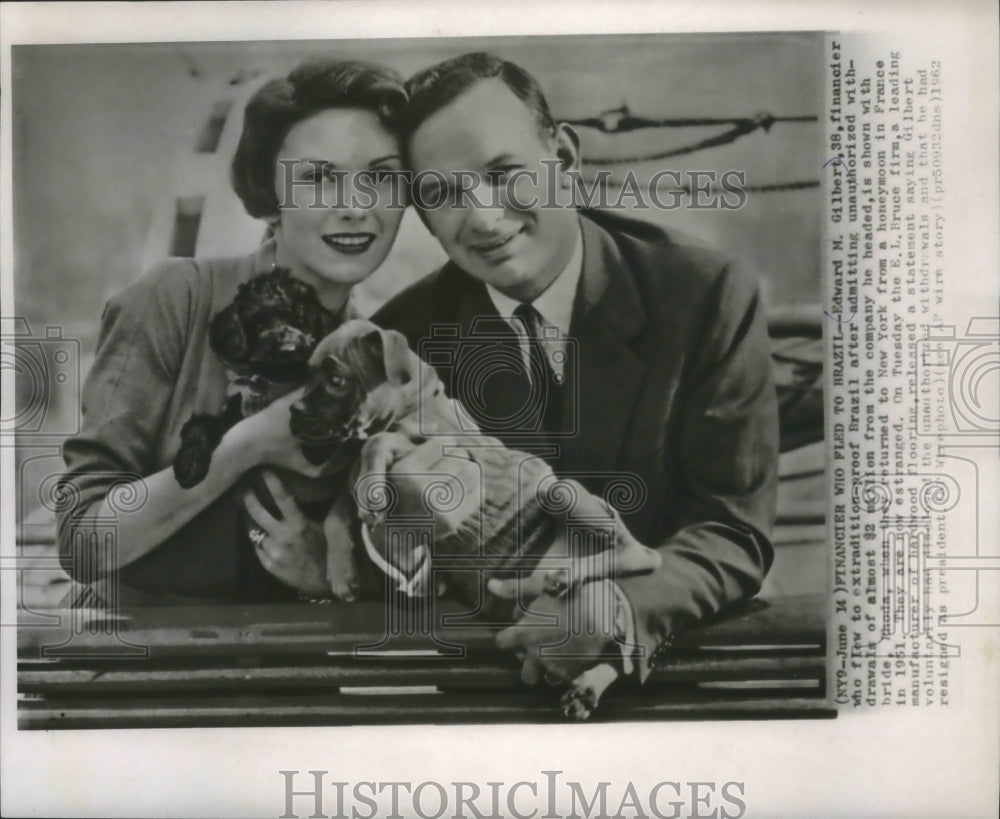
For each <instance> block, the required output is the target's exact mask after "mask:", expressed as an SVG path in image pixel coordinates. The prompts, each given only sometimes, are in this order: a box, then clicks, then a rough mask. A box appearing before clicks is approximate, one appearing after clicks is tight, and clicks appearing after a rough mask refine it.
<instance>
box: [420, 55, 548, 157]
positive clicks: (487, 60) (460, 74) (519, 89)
mask: <svg viewBox="0 0 1000 819" xmlns="http://www.w3.org/2000/svg"><path fill="white" fill-rule="evenodd" d="M494 78H496V79H499V80H501V81H502V82H503V83H504V85H506V86H507V87H508V88H509V89H510V90H511V92H512V93H513V94H514V96H516V97H517V98H518V99H519V100H521V102H523V103H524V105H525V107H526V108H527V109H528V110H529V111H530V112H531V113H532V115H533V116H534V117H535V122H536V124H537V125H538V133H539V135H540V136H541V137H542V138H543V139H548V138H550V137H551V136H552V135H553V134H555V130H556V123H555V120H554V119H553V118H552V113H551V112H550V111H549V104H548V102H546V100H545V94H543V93H542V88H541V86H540V85H539V84H538V81H537V80H536V79H535V78H534V77H532V76H531V74H529V73H528V72H527V71H525V70H524V69H523V68H521V67H520V66H519V65H515V64H514V63H512V62H510V61H509V60H502V59H500V58H499V57H495V56H493V55H492V54H487V53H485V52H482V51H478V52H474V53H470V54H463V55H462V56H460V57H452V58H451V59H449V60H445V61H444V62H440V63H438V64H437V65H432V66H431V67H430V68H425V69H424V70H423V71H420V72H418V73H417V74H414V75H413V77H411V78H410V79H409V80H407V82H406V92H407V94H408V95H409V98H410V99H409V102H408V103H407V105H406V108H405V109H404V111H403V114H402V116H401V118H400V135H401V136H402V138H403V141H404V144H405V142H406V141H407V140H409V138H410V137H411V136H413V133H414V132H415V131H416V130H417V128H419V127H420V126H421V125H422V124H423V123H424V122H425V121H426V120H427V119H429V118H430V117H432V116H433V115H434V114H436V113H437V112H438V111H440V110H441V109H442V108H444V107H445V106H446V105H448V104H449V103H451V102H454V101H455V100H456V99H457V98H458V97H459V96H461V95H462V94H464V93H465V92H466V91H468V90H469V88H471V87H472V86H473V85H475V84H476V83H477V82H479V81H480V80H489V79H494Z"/></svg>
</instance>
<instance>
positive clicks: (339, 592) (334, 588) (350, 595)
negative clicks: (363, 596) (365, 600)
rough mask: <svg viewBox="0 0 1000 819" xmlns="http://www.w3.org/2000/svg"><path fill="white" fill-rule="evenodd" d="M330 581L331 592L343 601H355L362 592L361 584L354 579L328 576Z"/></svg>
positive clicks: (338, 599)
mask: <svg viewBox="0 0 1000 819" xmlns="http://www.w3.org/2000/svg"><path fill="white" fill-rule="evenodd" d="M327 579H328V580H329V581H330V594H332V595H333V597H334V598H335V599H336V600H337V601H339V602H341V603H353V602H354V601H355V600H357V599H358V595H359V594H360V592H361V588H360V585H359V584H358V583H356V582H354V581H353V580H350V579H345V578H342V577H338V578H329V577H328V578H327Z"/></svg>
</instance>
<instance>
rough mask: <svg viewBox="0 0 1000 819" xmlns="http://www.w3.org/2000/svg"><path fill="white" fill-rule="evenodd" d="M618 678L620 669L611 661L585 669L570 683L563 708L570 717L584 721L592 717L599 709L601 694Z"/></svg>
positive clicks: (563, 697)
mask: <svg viewBox="0 0 1000 819" xmlns="http://www.w3.org/2000/svg"><path fill="white" fill-rule="evenodd" d="M617 678H618V671H617V670H616V669H615V667H614V666H612V665H610V664H609V663H601V664H600V665H595V666H594V667H593V668H591V669H588V670H587V671H584V672H583V673H582V674H581V675H580V676H579V677H577V678H576V679H575V680H573V682H572V683H570V685H569V688H568V689H567V690H566V692H565V693H564V694H563V696H562V701H561V705H562V709H563V714H565V715H566V716H567V717H569V718H570V719H575V720H578V721H581V722H582V721H583V720H587V719H590V716H591V714H593V713H594V711H595V710H597V704H598V703H599V702H600V701H601V696H602V695H603V694H604V692H605V691H606V690H607V689H608V686H609V685H611V683H613V682H614V681H615V680H616V679H617Z"/></svg>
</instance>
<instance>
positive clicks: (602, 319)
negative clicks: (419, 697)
mask: <svg viewBox="0 0 1000 819" xmlns="http://www.w3.org/2000/svg"><path fill="white" fill-rule="evenodd" d="M408 90H409V92H410V99H411V101H410V105H409V108H408V112H407V115H406V116H405V117H404V123H403V130H404V134H403V136H404V140H405V148H406V151H407V155H408V159H409V162H410V165H411V169H412V171H413V173H414V191H413V194H414V200H415V205H416V207H417V208H418V211H419V212H420V214H421V216H422V218H423V220H424V222H425V224H426V225H427V227H428V228H429V229H430V231H431V232H432V233H433V234H434V236H435V237H436V238H437V239H438V240H439V241H440V242H441V244H442V246H443V247H444V249H445V250H446V251H447V253H448V255H449V257H450V262H449V263H448V264H446V265H445V266H444V267H443V268H441V269H440V270H439V271H437V272H436V273H434V274H432V275H431V276H429V277H427V278H425V279H423V280H421V281H419V282H417V283H416V284H415V285H413V286H411V287H410V288H408V289H407V290H405V291H403V292H402V293H400V294H399V295H397V296H396V297H395V298H393V299H392V300H391V301H390V302H389V303H387V304H386V305H385V306H384V307H383V308H382V309H381V310H380V311H379V312H378V313H377V314H376V315H375V316H374V317H373V320H374V321H375V322H376V323H378V324H380V325H382V326H383V327H388V328H393V329H397V330H399V331H401V332H402V333H403V334H404V335H405V336H406V337H407V339H408V341H409V342H410V344H411V345H412V347H413V348H414V349H415V350H421V349H424V350H426V349H437V347H436V346H435V345H440V344H441V343H442V335H441V333H440V332H439V331H438V329H437V328H440V327H442V326H449V325H451V326H457V327H458V328H459V332H458V334H457V336H454V335H453V336H452V337H453V339H454V344H455V352H456V355H457V356H458V357H459V358H460V357H461V355H462V353H463V352H465V353H466V360H467V361H470V362H471V361H472V360H473V359H474V358H475V355H474V354H468V350H470V349H472V350H473V351H475V350H479V351H480V352H483V351H487V352H488V350H489V345H491V344H492V345H494V347H495V348H496V349H503V344H504V340H503V337H504V332H503V331H504V330H505V331H506V334H507V336H508V337H509V338H510V339H512V340H513V343H514V344H516V348H517V349H519V350H520V351H521V355H520V358H521V361H522V362H523V365H524V366H523V367H522V368H519V367H518V366H517V356H516V355H515V356H513V357H511V356H506V357H494V359H493V363H494V364H495V366H492V367H491V366H489V363H488V362H489V356H488V355H487V356H486V357H485V358H483V359H482V360H483V362H484V363H483V366H481V367H479V368H478V369H476V368H472V369H473V370H475V372H474V374H473V375H471V376H470V375H466V376H460V375H457V374H456V373H455V372H454V371H453V372H451V373H449V374H448V375H447V376H446V377H445V381H446V383H448V384H449V385H450V389H451V390H452V393H453V394H454V396H455V397H457V398H459V399H460V400H461V401H462V403H463V404H464V405H465V406H466V408H467V409H468V411H469V413H470V415H472V417H473V419H474V420H475V421H476V422H477V423H478V424H479V425H480V426H481V427H482V428H483V429H484V431H487V432H489V433H490V434H494V435H496V436H497V437H499V438H500V439H501V440H502V441H503V442H504V443H505V444H507V445H508V446H510V447H513V448H517V449H535V450H536V451H541V452H543V453H547V454H546V457H548V458H549V459H550V460H551V462H552V464H553V466H554V468H555V469H556V471H557V473H559V474H560V475H565V476H567V477H576V478H578V480H580V482H581V483H583V484H584V485H585V486H587V487H588V488H589V489H591V491H594V492H601V490H602V486H603V483H606V482H607V481H606V477H607V476H609V475H621V474H622V473H627V474H628V475H630V476H636V477H637V478H638V480H639V481H641V485H642V486H641V487H640V489H639V491H645V493H646V498H645V502H644V503H643V504H641V505H639V507H638V508H636V509H632V510H631V511H628V512H626V513H624V514H623V515H622V518H623V520H624V521H625V522H626V523H627V525H628V527H629V529H630V531H631V532H632V534H633V535H634V536H635V537H636V538H638V540H639V541H640V542H642V543H643V544H645V545H647V546H650V547H653V548H655V549H657V550H658V552H659V554H660V555H661V557H662V566H661V568H660V570H658V571H656V572H655V573H652V574H647V575H639V576H634V577H624V578H619V579H618V581H617V586H616V587H615V595H616V599H617V600H618V602H619V604H620V607H619V611H618V614H621V604H622V601H624V608H625V609H626V612H627V617H628V620H629V622H628V626H627V628H625V629H624V631H623V630H622V628H621V622H620V618H619V620H618V622H617V623H616V622H614V618H608V617H605V616H602V615H601V613H600V612H598V611H597V610H596V609H597V607H598V606H599V598H600V597H601V595H600V594H598V593H596V592H595V590H596V589H598V588H599V585H598V584H588V585H587V586H585V587H584V588H582V589H581V590H580V591H579V593H578V594H576V595H573V596H571V597H570V598H551V597H543V598H539V599H538V600H537V601H535V603H533V604H532V607H531V609H532V610H531V612H529V613H528V614H526V615H525V618H524V619H523V620H522V621H520V622H519V623H518V624H516V625H514V626H512V627H511V628H509V629H507V630H506V631H505V632H503V633H502V634H501V635H500V638H499V643H500V645H501V646H505V647H509V648H512V649H514V650H516V651H518V652H519V654H520V655H523V656H524V658H525V667H524V670H523V676H524V677H525V679H526V680H527V681H528V682H534V681H536V680H537V679H538V678H539V677H541V676H545V677H546V678H547V679H550V680H560V681H564V680H569V679H573V678H574V677H575V676H576V675H577V674H578V673H579V672H580V671H582V670H584V669H586V668H588V667H589V666H592V665H594V664H595V662H596V659H595V658H597V657H599V656H607V654H608V652H609V649H611V650H613V649H614V648H615V645H614V643H615V641H616V640H617V641H618V642H619V643H622V642H625V643H629V642H630V641H631V639H632V638H633V637H634V641H635V644H636V647H635V650H634V651H631V650H628V651H626V655H627V656H626V658H625V660H624V670H626V671H627V670H628V669H629V665H630V662H629V660H631V659H634V660H635V661H636V663H637V665H638V672H639V678H640V679H645V677H646V676H647V675H648V673H649V670H650V667H651V662H653V661H654V660H655V659H656V658H657V657H658V656H659V655H658V652H660V653H662V652H663V651H665V650H666V648H667V647H668V646H669V644H670V642H671V640H672V637H673V635H675V634H676V633H677V632H678V631H680V630H682V629H684V628H686V627H688V626H690V625H691V624H692V623H695V622H697V621H698V620H700V619H701V618H703V617H705V616H706V615H709V614H711V613H714V612H716V611H718V610H720V609H722V608H723V607H724V606H726V605H727V604H729V603H732V602H734V601H736V600H739V599H741V598H745V597H748V596H751V595H753V594H755V593H756V592H757V591H758V590H759V588H760V583H761V581H762V579H763V577H764V575H765V574H766V572H767V570H768V569H769V567H770V564H771V560H772V554H773V553H772V547H771V544H770V542H769V533H770V529H771V526H772V524H773V516H774V503H775V490H776V466H777V442H778V429H777V405H776V400H775V393H774V386H773V382H772V375H771V363H770V354H769V344H768V338H767V332H766V325H765V319H764V312H763V305H762V304H761V301H760V297H759V294H758V290H757V285H756V283H755V281H754V279H753V278H752V277H751V276H750V275H748V273H747V272H746V271H745V270H744V269H742V268H741V266H740V265H739V264H738V263H737V262H736V261H735V260H732V259H729V258H726V257H724V256H722V255H720V254H718V253H716V252H714V251H712V250H710V249H707V248H704V247H701V246H698V245H697V244H694V243H691V242H689V241H687V240H683V239H679V238H677V237H675V236H673V235H672V234H668V233H664V232H661V231H660V230H659V229H657V228H654V227H651V226H648V225H644V224H642V223H640V222H637V221H634V220H631V219H628V218H626V217H624V216H622V215H619V214H610V213H604V214H598V213H593V212H589V211H585V210H578V209H577V208H576V207H573V206H572V205H571V204H568V203H569V202H570V200H571V199H572V196H571V194H572V190H573V186H574V184H576V181H577V179H578V170H579V165H580V150H579V140H578V138H577V135H576V134H575V133H574V132H573V130H572V129H571V128H570V127H569V126H567V125H565V124H556V123H555V122H554V121H553V119H552V116H551V114H550V112H549V109H548V105H547V103H546V101H545V98H544V96H543V94H542V92H541V90H540V88H539V87H538V84H537V82H536V81H535V80H534V79H533V78H532V77H531V76H530V75H528V74H527V73H526V72H525V71H523V70H522V69H520V68H519V67H518V66H515V65H513V64H512V63H509V62H506V61H503V60H500V59H497V58H495V57H492V56H490V55H486V54H467V55H464V56H462V57H458V58H455V59H451V60H448V61H445V62H443V63H441V64H439V65H436V66H434V67H432V68H429V69H427V70H425V71H423V72H421V73H419V74H417V75H416V76H415V77H413V78H412V79H411V80H410V81H409V83H408ZM553 193H554V194H556V196H555V197H554V198H555V199H556V200H558V201H559V202H561V203H562V206H560V207H553V204H554V201H553V196H552V194H553ZM522 305H530V308H531V309H528V308H527V307H523V306H522ZM486 326H488V327H489V330H488V332H487V331H485V330H484V327H486ZM498 327H500V328H502V331H501V332H499V333H498V331H497V328H498ZM498 339H499V341H498ZM429 343H430V345H431V346H430V347H429V346H428V344H429ZM442 360H443V359H442ZM451 360H452V361H456V360H458V359H457V358H454V357H453V358H452V359H451ZM431 363H435V362H434V361H432V362H431ZM470 367H471V364H470ZM539 395H541V396H542V397H541V399H538V396H539ZM532 396H534V398H533V397H532ZM539 446H541V449H539ZM568 599H569V600H572V601H573V605H579V606H582V608H583V620H582V627H580V628H575V627H574V626H572V625H571V623H570V620H571V618H570V617H568V616H567V614H568V612H567V611H566V608H565V607H566V606H567V605H568V603H567V600H568ZM546 614H556V615H560V616H559V617H558V618H556V619H557V620H558V623H557V624H556V625H552V624H551V618H550V622H549V624H548V625H545V624H544V623H545V621H544V620H543V619H541V616H542V615H546ZM567 629H570V630H571V631H572V633H570V634H567ZM623 634H627V635H628V637H629V640H628V641H623V640H622V637H623ZM560 643H562V644H563V645H564V650H562V651H556V652H553V651H551V650H546V652H541V651H540V650H539V649H540V647H541V646H543V645H549V646H550V647H551V645H552V644H560ZM566 648H569V649H571V650H565V649H566Z"/></svg>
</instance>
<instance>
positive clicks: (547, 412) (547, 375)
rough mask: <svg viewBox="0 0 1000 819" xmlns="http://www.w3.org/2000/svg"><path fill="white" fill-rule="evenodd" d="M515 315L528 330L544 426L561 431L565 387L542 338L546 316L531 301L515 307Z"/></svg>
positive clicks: (529, 369)
mask: <svg viewBox="0 0 1000 819" xmlns="http://www.w3.org/2000/svg"><path fill="white" fill-rule="evenodd" d="M514 316H515V317H516V318H517V319H519V320H520V321H521V323H522V324H523V325H524V328H525V330H526V332H527V337H528V367H527V376H528V380H529V382H530V383H531V397H532V401H533V402H537V410H536V411H537V413H538V417H539V418H540V420H541V423H542V428H543V429H544V430H545V431H547V432H555V431H558V430H559V428H560V426H561V418H562V400H561V399H562V390H561V389H560V383H559V381H557V380H556V376H555V373H554V372H553V370H552V365H551V364H550V362H549V357H548V355H547V354H546V351H545V348H544V345H543V344H542V341H541V339H542V337H543V325H542V317H541V315H540V314H539V312H538V311H537V310H536V309H535V308H534V307H532V306H531V305H530V304H519V305H518V306H517V308H516V309H515V310H514Z"/></svg>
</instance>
